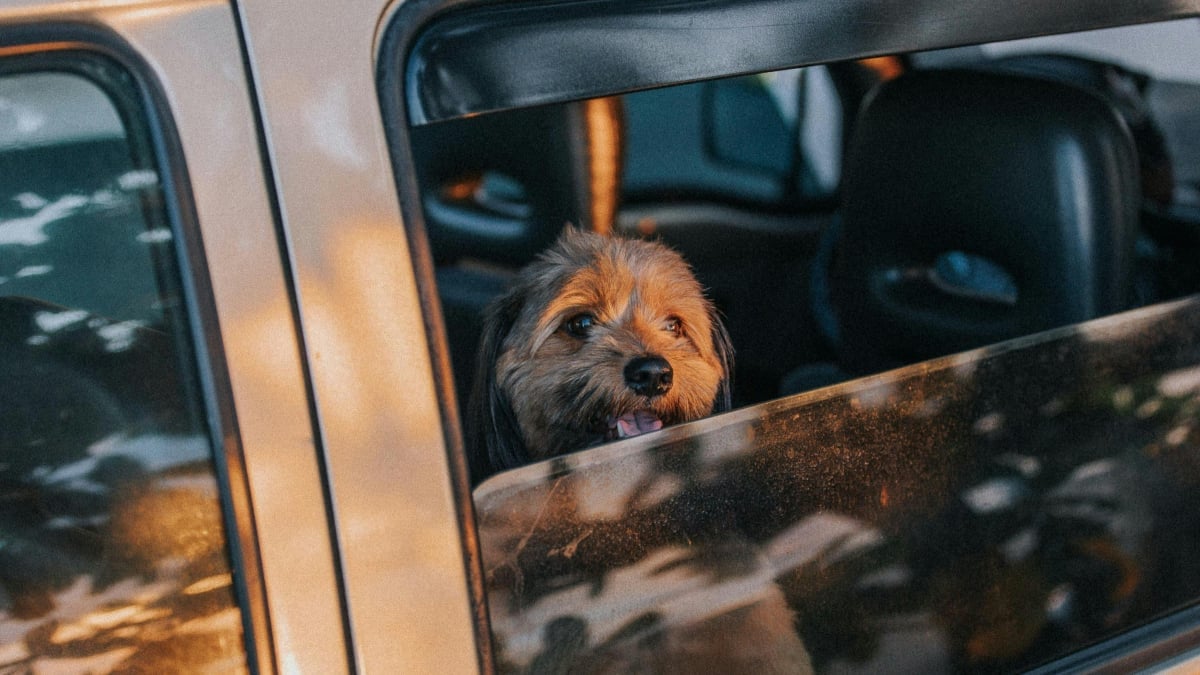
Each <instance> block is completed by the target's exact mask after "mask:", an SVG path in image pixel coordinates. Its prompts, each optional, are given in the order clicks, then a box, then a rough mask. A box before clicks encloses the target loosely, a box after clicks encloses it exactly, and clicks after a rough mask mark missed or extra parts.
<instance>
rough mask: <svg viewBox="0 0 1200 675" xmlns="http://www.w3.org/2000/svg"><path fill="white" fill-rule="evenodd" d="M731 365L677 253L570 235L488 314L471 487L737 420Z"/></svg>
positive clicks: (722, 336) (471, 422) (711, 314)
mask: <svg viewBox="0 0 1200 675" xmlns="http://www.w3.org/2000/svg"><path fill="white" fill-rule="evenodd" d="M732 357H733V350H732V348H731V346H730V343H729V336H728V334H727V333H726V332H725V328H724V326H723V325H722V324H721V322H720V319H719V318H718V316H717V313H716V311H715V310H714V308H713V306H712V303H710V302H709V301H708V299H706V298H705V297H704V293H703V291H702V289H701V287H700V284H699V282H697V281H696V278H695V277H694V276H693V275H692V272H691V269H690V268H689V267H688V265H687V263H686V262H684V260H683V258H682V257H681V256H680V255H679V254H678V253H676V252H675V251H673V250H671V249H669V248H667V247H666V246H663V245H662V244H659V243H655V242H649V241H643V240H637V239H625V238H619V237H605V236H601V235H597V234H590V233H586V232H582V231H579V230H576V229H575V228H570V227H568V228H567V230H566V231H565V232H564V234H563V236H562V237H560V238H559V240H558V242H556V243H555V244H554V245H553V246H552V247H551V248H550V249H548V250H547V251H546V252H545V253H543V254H542V255H541V256H540V257H539V258H538V259H537V261H535V262H534V263H532V264H531V265H529V266H528V267H526V268H525V269H524V270H522V271H521V273H520V274H519V275H518V277H517V279H516V281H515V283H514V285H513V286H512V288H511V289H510V290H509V291H508V292H507V293H506V294H505V295H504V296H502V297H501V298H500V299H499V300H498V301H496V302H495V303H493V305H492V306H491V307H490V308H489V310H488V314H487V317H486V319H485V325H484V334H483V338H482V340H481V347H480V352H479V363H478V370H477V372H476V375H475V387H474V391H473V393H472V403H471V410H470V417H469V419H468V425H467V442H468V449H469V452H470V453H471V457H470V462H471V469H472V476H473V478H474V479H475V480H476V481H479V480H482V479H483V478H485V477H487V476H489V475H491V474H493V473H495V472H497V471H500V470H503V469H508V468H512V467H515V466H520V465H521V464H525V463H528V462H531V461H535V460H539V459H545V458H547V457H552V456H555V455H560V454H563V453H566V452H571V451H575V450H581V449H583V448H586V447H589V446H591V445H595V444H597V443H601V442H604V441H606V440H613V439H617V438H624V437H627V436H634V435H638V434H641V433H645V432H648V431H654V430H656V429H660V428H662V427H664V426H669V425H671V424H676V423H679V422H686V421H689V420H694V419H699V418H701V417H704V416H706V415H709V414H711V413H713V412H720V411H723V410H727V409H728V408H729V406H730V384H729V378H730V373H731V370H732Z"/></svg>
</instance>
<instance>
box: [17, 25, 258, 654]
mask: <svg viewBox="0 0 1200 675" xmlns="http://www.w3.org/2000/svg"><path fill="white" fill-rule="evenodd" d="M47 71H53V72H63V73H67V74H72V75H76V76H79V77H82V78H84V79H86V80H87V81H88V82H90V83H91V84H93V85H94V86H96V87H97V88H99V89H100V90H101V91H102V92H103V93H104V95H105V96H106V97H107V98H108V99H109V101H110V102H111V103H112V105H113V107H114V109H115V110H116V111H117V114H118V117H119V118H120V120H121V124H122V127H123V129H124V131H125V135H126V138H127V141H128V144H129V147H130V149H131V155H132V158H133V161H134V163H135V164H136V165H138V166H139V167H145V168H147V169H150V170H153V171H154V172H155V173H156V175H157V176H158V179H159V182H160V189H161V193H162V196H163V213H162V219H161V220H162V222H161V223H158V222H155V225H161V226H163V227H166V228H169V229H170V231H171V234H172V237H173V238H174V244H173V246H172V247H171V250H172V251H173V253H174V260H172V261H171V265H172V266H173V267H174V268H175V271H176V272H177V273H178V279H177V280H170V282H171V283H172V284H177V285H178V291H179V293H180V295H181V299H182V304H183V307H182V311H181V312H180V314H182V319H183V320H182V321H180V323H181V324H185V325H179V326H177V327H176V328H177V329H178V330H179V331H180V334H181V335H184V336H186V338H185V339H186V348H181V350H180V351H181V352H182V353H181V356H182V357H183V358H184V359H186V362H184V363H179V364H178V367H180V368H188V369H189V370H190V371H191V373H190V375H191V377H188V378H185V379H188V380H191V379H194V380H195V386H196V391H195V392H194V395H195V396H196V397H197V400H198V403H199V408H200V410H201V411H202V414H203V416H204V421H203V422H204V426H205V431H206V434H205V435H206V440H207V442H208V444H209V446H210V448H211V450H212V464H213V471H214V478H215V480H216V482H217V486H218V498H219V501H220V508H221V512H222V519H223V525H224V528H223V530H224V531H223V534H224V540H225V542H224V543H225V547H226V550H227V552H228V555H229V562H230V570H231V572H232V574H233V590H234V598H235V601H236V603H237V608H238V610H239V613H240V616H241V623H242V634H243V647H244V650H245V656H246V661H247V666H248V667H249V668H250V669H251V671H252V672H273V671H274V670H275V656H274V650H273V648H272V636H271V631H270V624H269V621H268V614H267V603H266V594H265V587H264V584H263V579H262V565H261V559H260V556H259V551H258V548H257V545H256V538H255V536H254V531H255V528H254V517H253V511H252V509H251V500H250V490H249V482H248V479H247V473H246V465H245V459H244V456H243V453H242V444H241V440H240V438H241V437H240V434H239V433H238V430H237V429H238V427H237V419H236V414H235V410H234V406H233V394H232V387H231V383H230V380H229V375H228V368H227V364H226V361H225V356H224V347H223V344H222V339H221V336H220V332H219V331H218V330H216V327H217V326H218V320H217V311H216V303H215V297H214V294H213V289H212V285H211V282H210V280H209V277H208V263H207V260H206V256H205V253H204V247H203V242H202V240H201V236H200V228H199V221H198V217H197V214H196V206H195V200H194V197H193V195H192V192H191V180H190V178H189V175H188V172H187V166H186V163H185V161H184V154H183V149H182V145H181V143H180V140H179V135H178V132H177V131H176V128H175V125H174V122H173V117H172V114H171V108H170V104H169V102H168V98H167V96H166V94H165V92H164V91H163V88H162V85H161V84H160V83H159V82H158V80H157V78H156V76H155V75H154V71H153V69H152V68H151V66H150V65H149V64H148V63H147V62H146V61H145V60H144V59H143V58H142V57H141V55H140V54H139V53H138V51H137V49H136V48H135V47H134V46H133V45H131V44H130V43H128V42H127V41H126V40H124V39H123V38H122V37H120V36H119V35H117V34H116V33H113V32H111V31H109V30H107V29H105V28H102V27H100V26H97V25H92V24H87V23H82V22H77V21H49V22H45V23H16V24H6V25H0V75H8V74H16V73H21V72H47ZM144 211H149V210H148V209H144ZM154 219H155V220H158V216H157V214H155V216H154ZM151 222H153V221H151ZM160 281H161V279H160ZM189 394H192V392H189Z"/></svg>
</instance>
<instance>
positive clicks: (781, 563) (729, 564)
mask: <svg viewBox="0 0 1200 675" xmlns="http://www.w3.org/2000/svg"><path fill="white" fill-rule="evenodd" d="M1198 413H1200V298H1193V299H1189V300H1185V301H1181V302H1178V303H1175V304H1171V305H1162V306H1156V307H1152V308H1149V309H1144V310H1139V311H1136V312H1131V313H1128V314H1125V315H1119V316H1116V317H1110V318H1107V319H1101V320H1098V321H1094V322H1090V323H1087V324H1082V325H1080V326H1076V327H1074V328H1069V329H1063V330H1058V331H1053V332H1050V333H1046V334H1042V335H1038V336H1033V337H1031V338H1025V339H1022V340H1017V341H1014V342H1011V343H1004V344H1002V345H998V346H995V347H991V348H987V349H983V350H979V351H975V352H969V353H966V354H962V355H958V356H953V357H947V358H944V359H939V360H936V361H931V362H927V363H923V364H918V365H915V366H911V367H908V368H905V369H902V370H898V371H894V372H892V373H888V374H884V375H881V376H876V377H872V378H867V379H865V380H859V381H856V382H851V383H847V384H845V385H840V386H837V387H832V388H829V389H825V390H819V391H816V392H810V393H806V394H801V395H798V396H794V397H791V398H788V399H781V400H779V401H774V402H771V403H767V404H764V405H761V406H757V407H754V408H749V409H744V410H741V411H737V412H733V413H729V414H726V415H722V416H719V417H714V418H710V419H708V420H703V421H701V422H698V423H695V424H691V425H686V426H683V427H676V428H671V429H667V430H665V431H663V432H661V433H657V434H654V435H652V436H649V437H645V438H636V439H632V440H630V441H627V442H623V443H620V444H615V445H610V446H605V447H601V448H596V449H593V450H590V451H586V452H582V453H578V454H575V455H572V456H568V457H566V458H561V459H558V460H552V461H549V462H545V463H542V464H538V465H533V466H529V467H525V468H522V469H518V470H516V471H513V472H510V473H507V474H502V475H500V476H497V477H495V478H493V479H492V480H490V481H488V482H486V483H484V484H483V485H481V486H480V487H479V488H478V489H477V491H476V493H475V499H476V504H477V508H478V518H479V523H480V528H479V530H480V538H481V543H482V546H483V554H484V568H485V572H486V575H487V584H488V594H489V598H488V599H489V603H490V611H491V621H492V629H493V632H494V635H495V638H496V643H497V659H498V662H499V663H500V664H501V668H502V669H503V670H507V671H524V670H525V669H532V670H534V671H539V670H546V671H550V672H564V671H560V670H554V668H555V667H564V668H565V667H571V668H575V669H578V670H579V671H580V672H625V671H627V670H629V669H637V668H644V667H650V668H657V667H666V666H669V667H670V668H673V669H679V672H687V668H689V667H692V666H696V667H697V668H700V669H703V666H704V665H707V666H709V669H710V670H711V668H713V667H718V666H719V667H722V668H729V669H732V670H733V671H735V672H755V670H758V669H762V670H764V671H766V672H795V671H796V670H797V669H803V668H805V667H806V660H807V662H809V663H811V667H812V668H813V669H814V670H815V671H816V672H822V673H854V672H913V673H931V672H956V671H960V670H967V671H975V672H978V671H986V672H992V671H1010V670H1017V669H1022V668H1027V667H1030V666H1033V665H1036V664H1038V663H1042V662H1045V661H1047V660H1049V659H1052V658H1055V657H1057V656H1061V655H1063V654H1065V653H1068V652H1070V651H1073V650H1075V649H1078V648H1081V647H1083V646H1085V645H1087V644H1089V643H1091V642H1094V641H1095V640H1097V639H1100V638H1102V637H1104V636H1107V635H1110V634H1113V633H1115V632H1118V631H1121V630H1125V629H1128V628H1130V627H1133V626H1135V625H1138V624H1140V623H1144V622H1146V621H1148V620H1151V619H1153V618H1156V617H1157V616H1160V615H1162V614H1164V613H1166V612H1169V611H1172V610H1174V609H1177V608H1179V607H1181V606H1183V605H1185V604H1188V603H1191V602H1193V601H1194V600H1195V599H1197V598H1198V597H1200V582H1198V581H1197V577H1196V574H1195V570H1196V569H1200V559H1198V557H1200V509H1197V508H1196V506H1195V505H1196V504H1197V503H1200V428H1198V427H1200V415H1198ZM556 664H557V665H556ZM564 664H565V665H564ZM779 664H783V665H782V666H780V665H779ZM773 669H774V670H773Z"/></svg>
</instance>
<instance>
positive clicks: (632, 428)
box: [617, 410, 663, 438]
mask: <svg viewBox="0 0 1200 675" xmlns="http://www.w3.org/2000/svg"><path fill="white" fill-rule="evenodd" d="M662 426H663V423H662V420H660V419H658V418H657V417H655V416H654V413H651V412H650V411H648V410H635V411H633V412H631V413H626V414H624V415H621V416H620V417H618V418H617V437H618V438H628V437H630V436H638V435H640V434H645V433H649V432H651V431H658V430H659V429H661V428H662Z"/></svg>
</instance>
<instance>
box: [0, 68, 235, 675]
mask: <svg viewBox="0 0 1200 675" xmlns="http://www.w3.org/2000/svg"><path fill="white" fill-rule="evenodd" d="M119 119H120V117H119V116H118V114H117V111H116V109H115V108H114V106H113V103H112V102H111V101H110V100H109V98H108V96H107V95H106V94H105V93H103V91H102V90H101V89H100V88H99V87H97V86H96V85H95V84H93V83H91V82H89V81H88V80H85V79H83V78H81V77H78V76H75V75H69V74H65V73H50V74H39V73H29V74H19V75H9V76H5V77H0V383H2V385H0V672H41V671H44V670H54V671H64V672H65V671H71V672H108V671H111V670H117V671H138V672H178V671H191V670H197V669H212V670H218V671H221V672H225V671H229V670H233V671H237V670H244V669H245V667H246V665H245V653H244V647H243V642H242V617H241V612H240V610H239V609H238V608H237V605H236V603H235V599H234V592H233V581H232V572H231V569H230V563H229V556H228V551H227V548H226V539H225V533H224V523H223V517H222V512H221V508H220V497H219V494H218V483H217V481H216V479H215V477H214V466H213V448H212V447H211V444H210V441H209V436H208V432H207V429H206V425H205V423H204V419H203V412H202V406H201V403H200V400H199V398H198V396H199V395H198V393H197V390H196V387H195V381H194V380H195V375H194V372H193V371H194V365H193V363H192V356H191V354H192V349H191V347H190V344H189V340H188V336H187V333H186V331H185V330H184V328H183V326H184V322H183V321H182V317H181V308H180V306H179V301H178V298H179V294H178V291H177V285H178V283H179V280H178V276H179V275H178V271H177V270H176V269H175V267H174V265H173V262H172V261H173V258H174V256H173V252H172V249H171V246H172V237H171V230H170V228H169V226H168V224H167V221H166V219H165V215H164V214H163V209H162V199H163V197H162V194H161V192H160V189H159V184H158V174H157V172H156V171H154V170H152V169H151V168H149V167H145V166H141V165H140V164H139V162H138V159H137V155H138V153H137V152H136V151H135V149H134V146H133V143H132V142H131V140H130V139H129V138H128V137H127V134H126V130H125V129H123V128H122V127H121V125H120V122H119V121H118V120H119ZM130 131H131V133H132V132H136V133H139V134H140V133H143V132H144V130H142V129H133V130H130Z"/></svg>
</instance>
